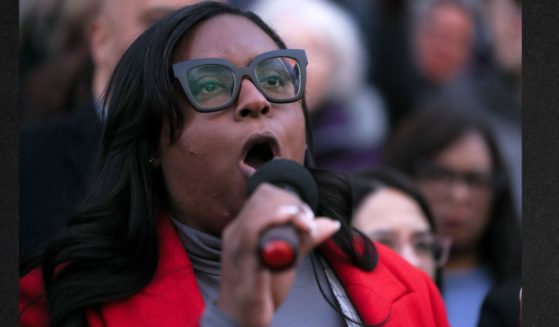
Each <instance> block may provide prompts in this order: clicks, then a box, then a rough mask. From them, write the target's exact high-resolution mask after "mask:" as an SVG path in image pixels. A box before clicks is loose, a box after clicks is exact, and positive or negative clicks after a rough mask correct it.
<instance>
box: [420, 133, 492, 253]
mask: <svg viewBox="0 0 559 327" xmlns="http://www.w3.org/2000/svg"><path fill="white" fill-rule="evenodd" d="M419 187H420V189H421V191H422V192H423V194H425V196H426V198H427V201H428V202H429V204H430V206H431V208H432V209H433V214H434V216H435V222H436V228H437V231H438V233H440V234H442V235H448V236H451V237H452V241H453V249H454V250H456V251H470V250H476V248H477V246H478V245H479V242H480V240H481V238H482V235H483V233H484V232H485V230H486V228H487V224H488V222H489V214H490V212H491V203H492V200H493V195H492V162H491V154H490V151H489V148H488V146H487V144H486V143H485V141H484V140H483V138H482V136H481V135H480V134H478V133H477V132H468V133H466V134H464V135H463V136H461V137H460V138H458V139H457V140H456V142H454V143H452V144H451V145H450V146H449V147H448V148H447V149H445V150H443V151H442V152H440V153H439V154H438V155H436V156H435V157H434V158H432V162H431V163H430V167H429V168H428V171H427V172H426V173H425V174H424V176H422V177H420V178H419Z"/></svg>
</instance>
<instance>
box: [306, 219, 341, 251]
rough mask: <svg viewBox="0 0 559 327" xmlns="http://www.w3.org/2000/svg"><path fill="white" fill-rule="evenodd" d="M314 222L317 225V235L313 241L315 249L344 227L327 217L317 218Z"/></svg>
mask: <svg viewBox="0 0 559 327" xmlns="http://www.w3.org/2000/svg"><path fill="white" fill-rule="evenodd" d="M314 222H315V223H316V233H315V234H314V236H313V240H312V243H313V245H312V246H313V247H315V246H317V245H319V244H320V243H322V242H324V241H325V240H327V239H329V238H330V237H332V235H334V234H335V233H336V232H337V231H338V230H340V227H341V226H342V224H341V223H340V222H339V221H337V220H334V219H330V218H326V217H316V219H315V220H314Z"/></svg>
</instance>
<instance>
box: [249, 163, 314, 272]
mask: <svg viewBox="0 0 559 327" xmlns="http://www.w3.org/2000/svg"><path fill="white" fill-rule="evenodd" d="M262 183H270V184H273V185H275V186H277V187H280V188H282V189H285V190H287V191H289V192H291V193H294V194H296V195H297V196H299V198H300V199H301V200H303V201H304V202H305V203H307V204H308V205H309V207H310V208H311V210H312V211H313V212H314V213H316V210H317V208H318V189H317V187H316V183H315V181H314V178H313V177H312V175H311V173H310V172H309V171H308V170H307V169H306V168H305V167H303V166H302V165H300V164H298V163H297V162H295V161H291V160H287V159H275V160H271V161H268V162H266V163H265V164H263V165H262V166H260V168H258V170H256V172H255V173H254V174H253V175H252V176H251V177H250V178H249V180H248V182H247V196H250V195H251V194H252V193H253V192H254V191H255V190H256V188H257V187H258V186H259V185H260V184H262ZM298 253H299V239H298V238H297V232H296V231H295V228H294V227H293V226H292V225H291V224H287V225H281V226H272V227H270V228H268V229H267V230H266V231H264V232H263V233H262V236H261V238H260V242H259V246H258V255H259V257H260V262H261V264H262V265H263V266H264V267H266V268H268V269H270V270H272V271H281V270H285V269H288V268H290V267H292V266H293V265H294V264H295V262H297V254H298Z"/></svg>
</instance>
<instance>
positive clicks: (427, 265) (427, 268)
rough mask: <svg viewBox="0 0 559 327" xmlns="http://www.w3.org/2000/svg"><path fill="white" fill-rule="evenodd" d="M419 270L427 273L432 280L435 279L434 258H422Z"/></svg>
mask: <svg viewBox="0 0 559 327" xmlns="http://www.w3.org/2000/svg"><path fill="white" fill-rule="evenodd" d="M420 266H421V270H423V271H424V272H426V273H427V275H429V276H430V277H431V278H432V279H433V280H434V279H435V272H436V267H435V260H434V259H433V258H424V259H423V261H422V262H421V263H420Z"/></svg>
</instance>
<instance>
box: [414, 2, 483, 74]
mask: <svg viewBox="0 0 559 327" xmlns="http://www.w3.org/2000/svg"><path fill="white" fill-rule="evenodd" d="M473 37H474V26H473V22H472V19H471V17H470V16H468V15H467V14H466V13H465V12H464V11H462V10H461V9H460V8H458V7H456V6H453V5H441V6H438V7H436V8H434V9H432V11H431V13H430V15H429V16H428V17H426V18H423V21H422V22H421V23H420V25H419V27H418V32H417V35H416V40H415V56H416V58H415V59H416V63H417V66H418V69H419V70H420V72H421V73H422V74H423V75H424V76H425V77H426V78H427V79H429V80H431V81H433V82H438V83H442V82H447V81H449V80H452V79H453V78H454V77H456V75H457V74H459V73H460V72H461V71H462V70H463V69H465V68H466V65H467V64H468V60H469V59H470V56H471V54H472V49H473V48H472V43H473Z"/></svg>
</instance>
